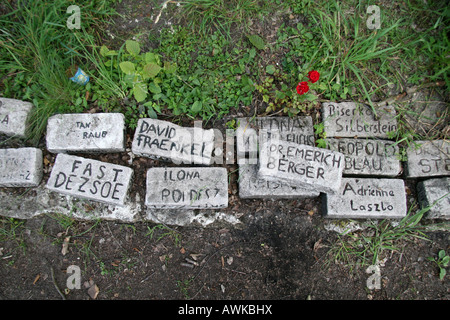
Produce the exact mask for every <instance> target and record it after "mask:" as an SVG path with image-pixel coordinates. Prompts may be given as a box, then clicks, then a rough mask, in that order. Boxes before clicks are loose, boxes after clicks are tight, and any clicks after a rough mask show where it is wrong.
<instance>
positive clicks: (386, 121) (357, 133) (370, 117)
mask: <svg viewBox="0 0 450 320" xmlns="http://www.w3.org/2000/svg"><path fill="white" fill-rule="evenodd" d="M322 119H323V122H324V131H325V133H326V136H327V138H332V137H342V138H383V139H386V138H388V132H391V131H397V119H396V111H395V108H394V107H393V106H385V107H382V108H378V109H377V114H376V116H375V115H374V113H373V111H372V109H371V108H370V106H367V105H362V104H356V103H355V102H341V103H335V102H324V103H322Z"/></svg>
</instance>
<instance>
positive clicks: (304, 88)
mask: <svg viewBox="0 0 450 320" xmlns="http://www.w3.org/2000/svg"><path fill="white" fill-rule="evenodd" d="M308 90H309V87H308V82H306V81H302V82H300V83H299V84H298V86H297V93H298V94H300V95H302V94H304V93H307V92H308Z"/></svg>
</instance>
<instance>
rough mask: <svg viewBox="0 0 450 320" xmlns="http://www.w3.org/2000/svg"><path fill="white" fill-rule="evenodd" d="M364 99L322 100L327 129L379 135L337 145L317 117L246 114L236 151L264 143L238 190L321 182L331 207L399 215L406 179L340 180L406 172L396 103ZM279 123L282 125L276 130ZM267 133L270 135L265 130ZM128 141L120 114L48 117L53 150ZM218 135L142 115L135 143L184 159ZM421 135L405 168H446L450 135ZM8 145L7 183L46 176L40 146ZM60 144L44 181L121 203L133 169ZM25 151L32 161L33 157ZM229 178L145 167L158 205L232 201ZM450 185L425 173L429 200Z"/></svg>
mask: <svg viewBox="0 0 450 320" xmlns="http://www.w3.org/2000/svg"><path fill="white" fill-rule="evenodd" d="M6 100H9V99H6ZM0 101H1V102H2V105H0V108H1V107H4V106H5V105H6V106H7V105H8V104H7V103H4V101H5V99H3V101H2V100H0ZM14 102H15V103H16V104H15V105H14V107H12V108H11V107H10V108H9V110H7V111H6V112H4V110H3V111H2V112H3V113H2V112H0V117H1V118H3V119H6V121H5V120H4V121H3V123H4V124H7V125H8V124H10V123H14V121H12V119H16V118H18V117H17V116H16V117H15V116H14V112H16V113H17V111H18V110H20V108H19V107H17V106H18V105H19V106H20V103H17V102H16V101H14ZM10 105H11V104H10ZM27 107H28V106H27ZM364 108H365V107H363V112H356V105H355V104H353V103H340V104H331V103H328V104H323V118H324V119H325V131H326V132H327V136H328V137H330V136H339V137H347V136H355V135H356V136H358V137H371V138H377V140H372V139H354V138H343V139H333V138H331V139H330V138H328V139H327V141H328V142H329V144H328V147H329V148H330V149H331V150H326V149H321V148H316V147H314V133H313V126H312V120H311V118H310V117H297V118H293V119H291V118H287V117H275V118H274V117H271V118H255V119H253V120H254V121H252V120H251V119H240V121H239V127H238V129H237V131H236V138H237V148H236V149H237V153H238V158H246V157H247V156H248V155H249V154H253V155H254V154H255V153H254V152H255V151H256V150H257V149H258V147H257V143H256V142H258V138H257V137H259V138H260V139H261V137H263V139H262V140H260V141H259V143H260V145H261V148H260V149H261V154H260V157H259V161H258V163H259V166H258V165H255V164H248V162H250V163H251V161H250V160H247V161H244V162H247V164H242V163H241V164H240V174H239V175H240V177H239V180H240V181H239V186H240V196H241V197H242V198H286V197H314V196H317V195H319V192H324V193H325V194H324V203H325V204H326V206H325V208H326V213H327V216H335V217H356V218H358V217H372V218H385V217H386V218H388V217H390V218H398V217H402V216H404V215H406V194H405V188H404V184H403V180H400V179H373V178H371V179H368V178H344V179H343V181H341V179H342V174H344V175H345V174H359V175H371V176H376V175H380V176H390V177H395V176H397V175H399V173H400V172H401V166H400V161H399V160H398V147H397V146H396V144H395V143H393V142H391V141H388V140H380V139H382V138H387V132H390V131H395V130H396V120H395V110H394V109H393V108H385V109H383V114H380V115H377V118H375V117H374V116H373V114H372V113H371V111H370V110H369V109H368V108H367V109H364ZM0 111H1V109H0ZM23 118H26V116H25V117H22V119H23ZM0 129H2V128H1V127H0ZM259 130H261V132H258V131H259ZM263 130H265V131H264V132H265V134H262V132H263ZM274 130H277V131H276V132H277V135H274V134H273V132H274ZM3 132H4V133H10V132H7V130H3ZM216 132H217V131H216ZM270 133H272V135H271V137H270V138H271V139H266V138H267V135H270ZM216 136H217V134H216ZM216 140H217V139H216ZM124 141H125V138H124V118H123V115H121V114H72V115H56V116H53V117H51V118H50V119H49V122H48V128H47V148H48V150H49V151H51V152H55V153H61V152H63V153H65V152H77V151H78V152H89V151H91V152H92V151H96V152H121V151H124V145H125V142H124ZM221 141H222V140H221ZM214 142H215V139H214V131H213V130H212V129H210V130H203V129H201V128H182V127H180V126H177V125H174V124H172V123H170V122H166V121H160V120H154V119H140V121H139V122H138V125H137V129H136V133H135V136H134V139H133V145H132V152H133V153H134V154H136V155H138V156H148V157H156V158H166V159H171V160H172V161H174V162H178V163H181V162H186V161H187V162H189V161H191V162H193V163H197V164H211V154H212V152H213V147H214ZM216 142H217V141H216ZM419 144H422V147H421V148H420V149H415V148H412V149H410V150H408V164H407V168H408V170H407V172H408V175H407V176H409V177H418V176H423V177H431V176H445V175H448V173H449V170H448V169H449V168H448V167H449V162H448V161H449V160H448V157H449V152H448V147H449V146H448V143H447V142H445V141H442V140H441V141H433V142H419ZM2 152H3V156H1V158H2V159H3V160H0V161H2V163H1V164H0V169H1V170H2V181H3V182H0V183H1V184H2V185H4V186H5V185H8V183H7V182H6V183H5V181H8V179H9V180H14V179H18V180H22V184H20V183H19V184H18V183H17V181H10V183H9V185H20V186H24V184H23V182H24V181H25V182H26V183H29V182H30V181H31V184H29V185H36V183H37V184H38V182H37V181H39V180H40V177H41V176H42V173H39V172H41V171H42V159H41V160H39V158H42V153H41V152H40V150H38V149H32V148H31V149H30V148H27V149H17V150H11V149H3V151H2ZM256 152H257V151H256ZM14 153H16V155H14ZM63 153H62V154H58V156H57V159H56V161H55V165H54V167H53V169H52V174H51V176H50V179H49V181H48V182H47V187H48V188H49V189H51V190H55V191H58V192H60V193H65V194H70V195H72V196H77V197H81V198H87V199H92V200H97V201H102V202H106V203H109V204H118V205H120V204H123V203H124V201H125V198H126V194H127V191H128V189H129V186H130V183H131V177H132V169H130V168H128V167H124V166H118V165H113V164H109V163H104V162H99V161H95V160H90V159H85V158H81V157H75V156H70V155H66V154H63ZM25 159H27V160H25ZM27 161H28V163H30V164H26V162H27ZM14 168H16V169H14ZM29 169H30V170H29ZM3 172H4V173H3ZM227 181H228V179H227V172H226V169H225V168H184V167H181V168H180V167H176V168H151V169H149V171H148V173H147V196H146V204H147V206H149V207H154V208H178V207H190V208H221V207H225V206H226V205H227V204H228V183H227ZM448 185H449V183H448V178H443V179H431V180H429V181H425V182H423V183H420V184H419V187H420V190H421V192H420V194H421V195H423V196H422V197H421V198H423V199H424V204H423V205H428V204H431V203H434V200H435V199H438V198H442V197H444V196H445V195H446V194H447V195H448ZM422 190H423V191H422ZM448 200H449V199H447V200H445V199H444V200H443V201H440V202H439V203H438V205H436V206H434V208H435V209H436V210H434V214H433V215H432V216H433V217H440V216H442V215H443V216H445V212H446V210H447V209H448ZM441 207H442V208H441ZM447 211H448V210H447Z"/></svg>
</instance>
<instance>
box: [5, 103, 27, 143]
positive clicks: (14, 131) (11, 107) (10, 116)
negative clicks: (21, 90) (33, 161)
mask: <svg viewBox="0 0 450 320" xmlns="http://www.w3.org/2000/svg"><path fill="white" fill-rule="evenodd" d="M32 109H33V104H32V103H31V102H26V101H21V100H16V99H8V98H1V97H0V133H3V134H5V135H8V136H16V137H19V138H24V137H25V134H26V128H27V120H28V117H29V115H30V112H31V110H32Z"/></svg>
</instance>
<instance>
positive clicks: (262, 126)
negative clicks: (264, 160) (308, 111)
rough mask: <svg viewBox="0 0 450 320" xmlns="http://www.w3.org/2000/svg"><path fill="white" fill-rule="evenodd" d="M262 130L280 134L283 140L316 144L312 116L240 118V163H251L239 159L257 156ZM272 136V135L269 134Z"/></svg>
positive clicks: (237, 130)
mask: <svg viewBox="0 0 450 320" xmlns="http://www.w3.org/2000/svg"><path fill="white" fill-rule="evenodd" d="M260 130H265V131H267V132H268V133H272V134H275V133H277V134H278V135H279V139H280V140H282V141H290V142H295V143H297V144H306V145H310V146H314V143H315V142H314V127H313V122H312V118H311V117H310V116H303V117H293V118H290V117H255V118H238V127H237V129H236V154H237V156H238V163H242V164H244V163H250V164H255V163H256V162H255V163H251V162H248V161H239V160H240V159H243V160H244V159H246V158H250V157H251V158H255V159H256V158H257V155H258V143H261V142H260V141H258V140H259V139H260V138H261V137H263V136H262V135H260V134H259V133H260ZM269 138H270V136H269Z"/></svg>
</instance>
